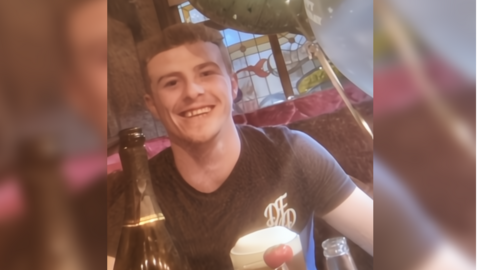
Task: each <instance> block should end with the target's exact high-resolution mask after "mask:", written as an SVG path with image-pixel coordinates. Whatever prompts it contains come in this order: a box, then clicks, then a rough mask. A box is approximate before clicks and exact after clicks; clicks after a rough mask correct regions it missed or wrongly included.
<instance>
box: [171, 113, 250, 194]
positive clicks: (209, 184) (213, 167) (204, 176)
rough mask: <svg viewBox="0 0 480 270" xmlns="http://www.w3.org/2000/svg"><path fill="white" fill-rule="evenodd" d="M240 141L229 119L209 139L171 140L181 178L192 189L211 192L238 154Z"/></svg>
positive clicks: (231, 166)
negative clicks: (193, 141) (178, 142)
mask: <svg viewBox="0 0 480 270" xmlns="http://www.w3.org/2000/svg"><path fill="white" fill-rule="evenodd" d="M240 149H241V143H240V138H239V136H238V132H237V129H236V127H235V124H234V123H233V121H231V123H230V122H229V123H228V124H227V125H226V126H225V127H224V128H223V129H222V130H221V131H220V133H219V134H218V135H217V136H215V138H213V139H212V140H211V141H208V142H205V143H198V144H185V145H184V144H176V143H174V142H172V151H173V155H174V159H175V164H176V166H177V169H178V171H179V173H180V175H181V176H182V177H183V179H184V180H185V181H186V182H187V183H188V184H189V185H190V186H192V187H193V188H195V189H196V190H198V191H200V192H203V193H211V192H214V191H215V190H217V189H218V188H219V187H220V186H221V185H222V184H223V183H224V182H225V180H227V178H228V176H229V175H230V173H231V172H232V170H233V168H234V167H235V164H236V163H237V161H238V158H239V156H240Z"/></svg>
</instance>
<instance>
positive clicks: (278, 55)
mask: <svg viewBox="0 0 480 270" xmlns="http://www.w3.org/2000/svg"><path fill="white" fill-rule="evenodd" d="M268 40H269V41H270V46H272V52H273V58H274V59H275V64H276V65H277V70H278V76H279V77H280V82H281V83H282V87H283V93H284V94H285V98H288V97H290V96H294V95H295V93H294V92H293V88H292V83H291V82H290V74H288V70H287V66H286V65H285V59H284V58H283V54H282V48H280V43H279V42H278V37H277V35H268Z"/></svg>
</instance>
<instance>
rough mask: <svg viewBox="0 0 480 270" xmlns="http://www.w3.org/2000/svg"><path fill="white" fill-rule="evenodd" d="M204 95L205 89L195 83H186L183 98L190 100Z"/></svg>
mask: <svg viewBox="0 0 480 270" xmlns="http://www.w3.org/2000/svg"><path fill="white" fill-rule="evenodd" d="M204 93H205V89H204V88H203V86H202V85H200V84H198V83H197V82H195V81H190V82H188V83H187V87H186V89H185V96H186V97H189V98H191V99H195V98H197V97H198V96H199V95H202V94H204Z"/></svg>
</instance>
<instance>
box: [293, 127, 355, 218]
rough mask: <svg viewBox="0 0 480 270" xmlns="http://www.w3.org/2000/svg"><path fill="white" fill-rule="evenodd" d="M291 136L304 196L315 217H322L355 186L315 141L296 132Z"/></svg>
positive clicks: (345, 197) (350, 192)
mask: <svg viewBox="0 0 480 270" xmlns="http://www.w3.org/2000/svg"><path fill="white" fill-rule="evenodd" d="M292 135H293V136H292V140H291V144H292V149H293V151H294V155H295V156H296V161H297V163H298V164H297V166H298V168H299V169H300V170H301V173H302V175H303V176H304V179H303V181H304V184H305V192H306V194H307V195H308V196H309V198H310V199H311V203H312V207H313V210H314V211H315V213H316V214H317V215H320V216H323V215H325V214H327V213H329V212H330V211H332V210H333V209H335V208H336V207H337V206H339V205H340V204H341V203H342V202H343V201H345V200H346V199H347V198H348V196H350V194H352V192H353V191H354V190H355V188H356V185H355V183H354V182H353V181H352V180H351V179H350V177H349V176H348V175H347V174H346V173H345V171H344V170H343V169H342V168H341V167H340V165H339V164H338V162H337V161H336V160H335V159H334V158H333V156H332V155H331V154H330V153H329V152H328V151H327V150H326V149H325V148H324V147H323V146H322V145H320V144H319V143H318V142H317V141H315V140H314V139H312V138H311V137H310V136H308V135H307V134H305V133H303V132H299V131H292Z"/></svg>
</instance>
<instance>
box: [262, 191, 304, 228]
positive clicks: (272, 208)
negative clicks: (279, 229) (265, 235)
mask: <svg viewBox="0 0 480 270" xmlns="http://www.w3.org/2000/svg"><path fill="white" fill-rule="evenodd" d="M286 197H287V193H285V194H283V195H282V196H280V197H278V199H276V200H275V202H274V203H271V204H269V205H268V206H267V208H265V213H264V215H265V217H266V218H268V220H267V226H268V227H274V226H283V227H287V228H289V229H291V228H292V227H293V225H295V221H296V219H297V213H295V210H294V209H292V208H286V207H287V206H288V204H287V203H285V204H284V202H283V199H285V198H286Z"/></svg>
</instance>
